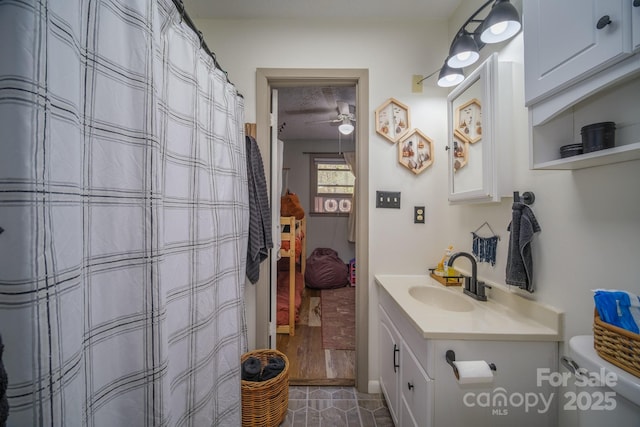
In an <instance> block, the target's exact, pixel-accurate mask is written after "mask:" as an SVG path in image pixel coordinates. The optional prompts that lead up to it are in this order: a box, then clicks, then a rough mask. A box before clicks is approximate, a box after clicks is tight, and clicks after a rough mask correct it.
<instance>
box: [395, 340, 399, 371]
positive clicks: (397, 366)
mask: <svg viewBox="0 0 640 427" xmlns="http://www.w3.org/2000/svg"><path fill="white" fill-rule="evenodd" d="M399 352H400V349H399V348H398V346H397V345H396V344H394V345H393V372H398V371H397V369H398V368H399V367H400V365H398V362H397V361H396V354H397V353H399Z"/></svg>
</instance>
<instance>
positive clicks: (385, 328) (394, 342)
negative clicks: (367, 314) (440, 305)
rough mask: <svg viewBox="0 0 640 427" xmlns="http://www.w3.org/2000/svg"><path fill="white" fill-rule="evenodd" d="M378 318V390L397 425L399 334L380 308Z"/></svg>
mask: <svg viewBox="0 0 640 427" xmlns="http://www.w3.org/2000/svg"><path fill="white" fill-rule="evenodd" d="M378 318H379V322H380V323H379V326H378V348H379V350H380V351H379V352H378V355H379V357H380V388H381V389H382V392H383V393H384V395H385V397H386V399H387V405H388V406H389V412H390V413H391V418H392V419H393V422H394V424H395V425H399V413H398V411H399V396H398V391H399V384H400V345H401V343H400V334H399V333H398V330H397V329H396V327H395V326H394V324H393V322H391V319H389V316H388V315H387V313H386V312H385V311H384V310H383V309H382V307H380V309H379V310H378Z"/></svg>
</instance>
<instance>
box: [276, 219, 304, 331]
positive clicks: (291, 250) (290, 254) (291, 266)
mask: <svg viewBox="0 0 640 427" xmlns="http://www.w3.org/2000/svg"><path fill="white" fill-rule="evenodd" d="M280 231H281V241H282V242H281V246H280V257H281V258H280V260H278V284H277V304H276V305H277V310H276V311H277V315H276V319H277V327H276V332H277V333H279V334H289V335H295V324H296V320H297V317H298V311H299V309H300V304H301V303H302V292H303V291H304V271H305V267H306V265H305V264H306V260H307V256H306V238H305V233H306V218H302V219H300V220H296V218H295V217H294V216H287V217H280Z"/></svg>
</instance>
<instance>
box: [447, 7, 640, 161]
mask: <svg viewBox="0 0 640 427" xmlns="http://www.w3.org/2000/svg"><path fill="white" fill-rule="evenodd" d="M638 1H640V0H638ZM444 149H445V150H446V151H449V150H451V148H449V146H448V145H445V146H444Z"/></svg>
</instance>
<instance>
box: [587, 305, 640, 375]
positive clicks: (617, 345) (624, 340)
mask: <svg viewBox="0 0 640 427" xmlns="http://www.w3.org/2000/svg"><path fill="white" fill-rule="evenodd" d="M593 346H594V347H595V349H596V352H597V353H598V355H599V356H600V357H602V358H603V359H605V360H607V361H609V362H611V363H613V364H614V365H616V366H618V367H619V368H621V369H624V370H625V371H627V372H629V373H631V374H633V375H635V376H636V377H640V335H638V334H634V333H633V332H630V331H627V330H626V329H622V328H618V327H617V326H613V325H611V324H609V323H606V322H603V321H602V319H600V315H598V310H595V313H594V321H593Z"/></svg>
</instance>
